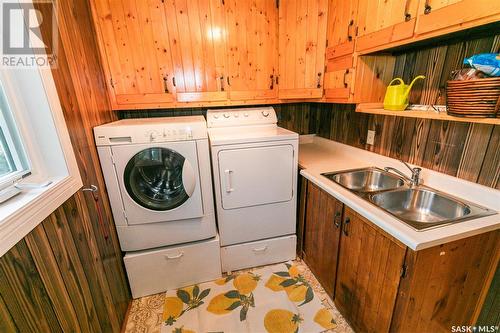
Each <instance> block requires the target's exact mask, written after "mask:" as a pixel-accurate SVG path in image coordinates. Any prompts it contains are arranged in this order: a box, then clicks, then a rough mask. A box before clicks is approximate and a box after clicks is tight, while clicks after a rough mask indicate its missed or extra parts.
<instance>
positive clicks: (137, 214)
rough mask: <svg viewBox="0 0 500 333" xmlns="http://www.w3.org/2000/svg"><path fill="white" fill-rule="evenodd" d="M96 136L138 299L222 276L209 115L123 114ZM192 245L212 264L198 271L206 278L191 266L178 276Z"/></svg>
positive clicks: (188, 261) (189, 262)
mask: <svg viewBox="0 0 500 333" xmlns="http://www.w3.org/2000/svg"><path fill="white" fill-rule="evenodd" d="M94 136H95V141H96V145H97V150H98V152H99V158H100V162H101V167H102V170H103V174H104V178H105V182H106V187H107V190H108V194H109V199H110V202H111V208H112V211H113V216H114V219H115V223H116V228H117V233H118V238H119V240H120V245H121V248H122V250H123V251H127V254H126V255H125V258H124V261H125V266H126V268H127V273H128V275H129V281H130V284H131V287H132V293H133V296H134V297H139V296H143V295H146V294H148V293H152V292H159V291H162V290H164V289H165V287H168V288H175V287H180V286H182V284H189V283H197V282H201V281H202V280H209V279H211V278H215V277H217V276H219V275H220V255H219V253H218V250H217V251H216V250H215V249H216V248H218V237H216V236H217V235H216V234H217V232H216V224H215V215H214V203H213V195H212V179H211V174H210V157H209V146H208V139H207V129H206V122H205V119H204V118H203V117H202V116H193V117H166V118H147V119H126V120H120V121H117V122H113V123H110V124H105V125H102V126H98V127H95V128H94ZM204 240H206V241H205V242H200V241H204ZM197 241H198V242H199V244H197V243H193V244H190V245H186V244H184V243H188V242H197ZM214 242H215V243H216V245H217V246H215V247H214V244H215V243H214ZM205 243H206V244H207V245H206V246H205V245H204V244H205ZM179 244H182V246H178V245H179ZM194 245H196V246H195V248H196V249H198V250H200V249H201V251H202V252H203V255H204V256H205V258H206V259H208V261H210V265H211V266H212V267H214V269H212V270H210V269H207V270H206V271H203V270H201V269H200V270H199V271H198V272H203V277H202V278H201V279H200V278H199V276H198V277H196V276H195V275H196V274H197V273H196V272H194V271H192V270H190V269H189V268H188V269H185V272H179V273H177V275H176V274H175V271H176V268H175V267H177V268H178V267H184V266H185V265H186V264H187V265H188V266H187V267H189V266H190V265H192V263H193V261H194V260H195V259H196V258H195V257H196V256H197V255H198V254H196V252H197V251H198V250H196V251H195V250H190V248H189V246H194ZM167 246H169V247H167ZM186 246H187V247H186ZM160 247H166V248H163V249H158V248H160ZM151 249H154V250H151ZM205 250H206V252H204V251H205ZM130 251H135V252H130ZM190 256H192V258H190ZM182 263H184V264H182ZM146 267H147V268H148V269H146ZM184 268H186V267H184ZM152 270H153V271H152ZM154 270H163V271H166V270H170V272H169V274H168V275H166V274H163V273H165V272H163V271H162V272H157V274H155V272H154ZM155 276H156V277H159V276H161V277H168V278H167V279H166V280H167V281H165V279H164V278H162V279H160V278H158V279H157V280H158V281H152V280H151V279H152V278H153V277H155ZM178 278H180V279H181V280H182V282H176V283H170V282H172V281H173V280H175V279H178ZM168 281H170V282H168ZM167 282H168V283H167ZM134 289H135V290H134Z"/></svg>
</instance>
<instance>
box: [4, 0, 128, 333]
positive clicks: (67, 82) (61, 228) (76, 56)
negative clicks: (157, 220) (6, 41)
mask: <svg viewBox="0 0 500 333" xmlns="http://www.w3.org/2000/svg"><path fill="white" fill-rule="evenodd" d="M57 3H58V4H59V8H58V23H59V38H60V40H59V43H60V44H59V53H58V68H57V69H54V70H53V76H54V80H55V83H56V87H57V90H58V94H59V98H60V100H61V104H62V107H63V111H64V116H65V119H66V122H67V126H68V129H69V133H70V136H71V141H72V144H73V148H74V151H75V154H76V157H77V160H78V165H79V169H80V173H81V175H82V178H83V182H84V184H85V185H87V186H88V185H89V184H95V185H97V186H98V187H99V199H100V200H99V202H98V205H97V207H96V206H95V202H94V200H93V198H92V196H91V195H90V194H89V193H83V192H78V193H76V194H75V195H74V196H73V197H71V198H70V199H69V200H68V201H66V202H65V203H64V204H63V205H62V206H61V207H59V208H58V209H57V210H56V211H55V212H54V213H52V214H51V215H50V216H49V217H48V218H47V219H45V220H44V221H43V222H42V223H41V224H40V225H39V226H38V227H37V228H35V229H34V230H33V231H32V232H31V233H30V234H28V235H27V236H26V237H25V238H24V239H23V240H21V241H20V242H19V243H18V244H17V245H15V246H14V247H13V248H12V249H11V250H10V251H9V252H7V253H6V254H5V255H4V256H2V257H1V258H0V332H61V331H64V332H119V331H120V329H121V325H122V322H123V319H124V317H125V313H126V311H127V308H128V304H129V301H130V293H129V288H128V284H127V281H126V277H125V273H124V269H123V263H122V258H121V257H122V254H121V251H120V248H119V244H118V241H117V236H116V231H115V228H114V223H113V219H112V215H111V211H110V207H109V202H108V200H107V194H106V191H105V187H104V181H103V178H102V174H101V170H100V166H99V161H98V157H97V153H96V149H95V144H94V140H93V135H92V127H94V126H96V125H98V124H102V123H105V122H109V121H112V120H115V118H116V115H115V114H114V113H113V112H112V111H111V107H110V105H109V101H108V97H107V96H106V89H105V83H104V81H103V77H104V75H103V73H102V68H101V65H100V63H99V60H98V52H97V44H96V42H95V40H94V38H95V37H94V36H95V33H94V31H93V24H92V22H91V15H90V8H89V7H88V3H87V1H84V0H75V1H57ZM40 9H41V10H43V8H40ZM42 34H43V37H44V40H45V41H49V40H50V32H49V31H42ZM98 210H100V211H101V214H102V216H103V219H104V223H105V224H104V228H102V227H100V225H99V222H98V217H99V214H100V213H99V212H98ZM105 235H109V237H108V238H107V239H106V237H105Z"/></svg>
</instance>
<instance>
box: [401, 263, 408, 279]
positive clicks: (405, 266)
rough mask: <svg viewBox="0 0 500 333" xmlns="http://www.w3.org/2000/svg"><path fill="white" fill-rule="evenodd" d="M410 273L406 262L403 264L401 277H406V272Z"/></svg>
mask: <svg viewBox="0 0 500 333" xmlns="http://www.w3.org/2000/svg"><path fill="white" fill-rule="evenodd" d="M407 273H408V266H407V265H406V264H405V263H404V264H403V266H401V275H400V276H401V277H402V278H405V277H406V274H407Z"/></svg>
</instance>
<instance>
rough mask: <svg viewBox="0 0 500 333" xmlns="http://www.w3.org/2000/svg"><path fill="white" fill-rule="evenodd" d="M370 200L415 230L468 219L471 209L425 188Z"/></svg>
mask: <svg viewBox="0 0 500 333" xmlns="http://www.w3.org/2000/svg"><path fill="white" fill-rule="evenodd" d="M371 201H372V202H373V203H374V204H375V205H377V206H379V207H381V208H383V209H385V210H386V211H388V212H389V213H391V214H393V215H395V216H396V217H397V218H399V219H401V220H403V221H404V222H406V223H409V224H411V225H412V226H413V227H415V228H417V229H425V228H427V227H429V226H431V225H432V226H434V225H439V224H443V223H448V222H450V221H456V220H458V219H462V218H465V217H468V216H469V215H470V214H471V207H470V206H469V205H467V204H465V203H462V202H460V201H459V200H455V199H453V198H451V197H448V196H446V195H443V194H440V193H439V192H437V191H434V190H431V189H427V188H416V189H412V188H405V189H400V190H394V191H388V192H384V193H378V194H375V195H373V196H372V197H371Z"/></svg>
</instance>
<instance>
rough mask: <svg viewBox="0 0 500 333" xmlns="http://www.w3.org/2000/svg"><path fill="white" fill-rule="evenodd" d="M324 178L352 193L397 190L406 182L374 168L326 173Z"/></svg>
mask: <svg viewBox="0 0 500 333" xmlns="http://www.w3.org/2000/svg"><path fill="white" fill-rule="evenodd" d="M323 176H325V177H327V178H329V179H330V180H333V181H334V182H336V183H337V184H340V185H342V186H343V187H345V188H347V189H349V190H351V191H356V192H362V193H373V192H379V191H386V190H391V189H396V188H399V187H401V186H403V185H404V180H403V179H402V178H400V177H398V176H396V175H394V174H392V173H389V172H386V171H384V170H381V169H378V168H373V167H371V168H364V169H357V170H349V171H342V172H334V173H325V174H323Z"/></svg>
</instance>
